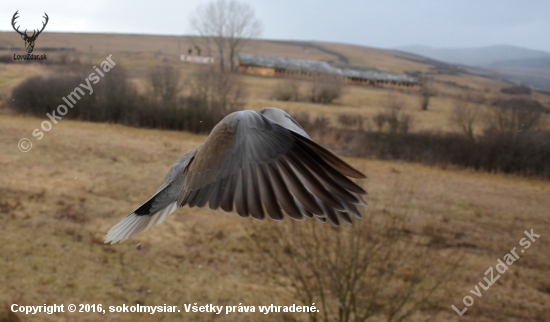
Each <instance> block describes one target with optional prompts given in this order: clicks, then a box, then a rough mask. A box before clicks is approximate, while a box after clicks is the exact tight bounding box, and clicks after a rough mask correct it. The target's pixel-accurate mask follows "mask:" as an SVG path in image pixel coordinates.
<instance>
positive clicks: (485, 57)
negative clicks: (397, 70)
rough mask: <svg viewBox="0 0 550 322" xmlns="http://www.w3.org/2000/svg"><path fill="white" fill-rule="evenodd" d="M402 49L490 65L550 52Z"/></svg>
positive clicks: (548, 55) (494, 48)
mask: <svg viewBox="0 0 550 322" xmlns="http://www.w3.org/2000/svg"><path fill="white" fill-rule="evenodd" d="M397 49H398V50H400V51H404V52H408V53H411V54H416V55H420V56H424V57H428V58H431V59H435V60H440V61H444V62H447V63H452V64H462V65H469V66H477V67H488V66H491V65H492V64H493V63H496V62H499V61H510V60H524V59H537V58H548V59H550V53H548V52H545V51H542V50H532V49H528V48H522V47H515V46H503V45H502V46H489V47H479V48H433V47H428V46H406V47H400V48H397Z"/></svg>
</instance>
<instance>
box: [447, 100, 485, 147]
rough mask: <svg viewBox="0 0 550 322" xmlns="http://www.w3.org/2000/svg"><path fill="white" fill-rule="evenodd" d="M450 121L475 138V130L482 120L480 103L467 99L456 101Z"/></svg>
mask: <svg viewBox="0 0 550 322" xmlns="http://www.w3.org/2000/svg"><path fill="white" fill-rule="evenodd" d="M449 121H450V123H451V124H452V125H454V126H456V127H458V128H460V130H461V131H462V132H463V133H464V134H465V135H466V136H467V137H468V138H469V139H471V140H474V139H475V138H474V130H475V126H476V125H477V123H478V122H479V121H480V110H479V105H477V104H473V103H470V102H469V101H468V100H467V99H460V100H457V101H456V102H455V105H454V107H453V110H452V112H451V115H450V118H449Z"/></svg>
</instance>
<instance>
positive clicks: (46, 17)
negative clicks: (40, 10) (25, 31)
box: [32, 12, 50, 37]
mask: <svg viewBox="0 0 550 322" xmlns="http://www.w3.org/2000/svg"><path fill="white" fill-rule="evenodd" d="M42 18H44V19H46V22H43V23H42V29H40V31H39V32H38V33H37V34H36V37H38V35H40V33H41V32H42V31H43V30H44V28H46V25H47V24H48V21H49V20H50V17H48V14H47V13H45V12H44V16H43V17H42ZM32 35H33V37H34V32H33V34H32Z"/></svg>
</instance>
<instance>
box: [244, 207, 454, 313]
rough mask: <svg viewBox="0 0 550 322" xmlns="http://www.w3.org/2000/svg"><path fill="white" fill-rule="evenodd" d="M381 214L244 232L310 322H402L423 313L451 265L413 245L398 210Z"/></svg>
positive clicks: (428, 249) (253, 227)
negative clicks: (349, 222) (346, 222)
mask: <svg viewBox="0 0 550 322" xmlns="http://www.w3.org/2000/svg"><path fill="white" fill-rule="evenodd" d="M391 206H392V207H391V208H392V209H393V208H395V206H396V204H395V203H394V204H392V205H391ZM389 208H390V207H388V208H387V209H386V208H384V209H379V210H377V211H376V213H373V211H372V210H371V211H370V213H368V214H367V215H366V216H365V218H364V219H363V220H362V221H359V222H357V223H354V225H353V226H344V227H340V228H334V227H331V226H328V225H323V224H320V223H318V222H315V221H309V222H289V223H285V224H279V225H262V224H261V223H259V224H256V223H255V224H253V225H250V226H249V227H250V230H248V228H247V230H248V233H249V236H250V237H251V239H252V241H253V242H254V243H255V244H256V245H257V246H258V247H259V249H260V250H261V253H262V256H263V258H264V263H265V264H266V267H268V270H270V271H269V275H270V276H272V278H273V279H274V281H276V282H277V283H278V284H279V285H280V286H282V287H285V288H287V289H288V290H289V291H290V292H292V293H293V294H294V296H295V297H296V299H297V300H299V301H300V302H301V303H302V304H304V305H311V303H315V304H316V306H317V308H318V309H319V312H318V313H316V312H310V313H309V320H310V321H312V322H313V321H325V322H329V321H339V322H347V321H356V322H364V321H367V320H370V319H372V318H375V317H376V318H377V320H379V321H382V320H385V321H388V322H392V321H403V320H405V319H407V318H409V317H411V315H413V314H415V313H416V312H418V311H419V310H420V309H422V308H426V307H429V305H430V302H431V298H432V297H436V296H435V293H437V291H438V289H439V288H440V287H441V285H442V283H443V282H444V281H445V279H446V278H448V277H449V276H450V274H451V273H452V272H453V271H454V269H455V268H456V263H457V261H458V260H456V261H455V260H454V259H453V260H449V259H446V258H445V257H444V256H442V255H441V254H440V253H439V252H438V250H437V248H434V247H431V246H430V245H429V244H428V243H429V241H428V239H426V240H425V241H420V239H418V240H415V238H414V236H413V235H412V234H410V227H409V226H408V220H407V216H408V215H407V213H406V210H405V211H404V212H402V211H395V210H390V209H389Z"/></svg>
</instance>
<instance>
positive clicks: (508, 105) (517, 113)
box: [486, 98, 548, 133]
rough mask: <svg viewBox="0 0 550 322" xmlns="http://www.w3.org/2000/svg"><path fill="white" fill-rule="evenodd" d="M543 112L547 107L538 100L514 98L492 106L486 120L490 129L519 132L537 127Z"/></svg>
mask: <svg viewBox="0 0 550 322" xmlns="http://www.w3.org/2000/svg"><path fill="white" fill-rule="evenodd" d="M544 113H548V109H547V108H545V107H544V106H543V105H542V104H540V103H539V102H538V101H535V100H528V99H518V98H514V99H510V100H501V101H499V102H497V103H496V104H495V105H494V106H492V107H491V108H490V109H489V111H488V113H487V114H486V121H487V123H488V126H489V129H490V130H493V131H499V132H509V133H520V132H526V131H532V130H536V129H538V128H539V126H540V125H541V121H542V117H543V114H544Z"/></svg>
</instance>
